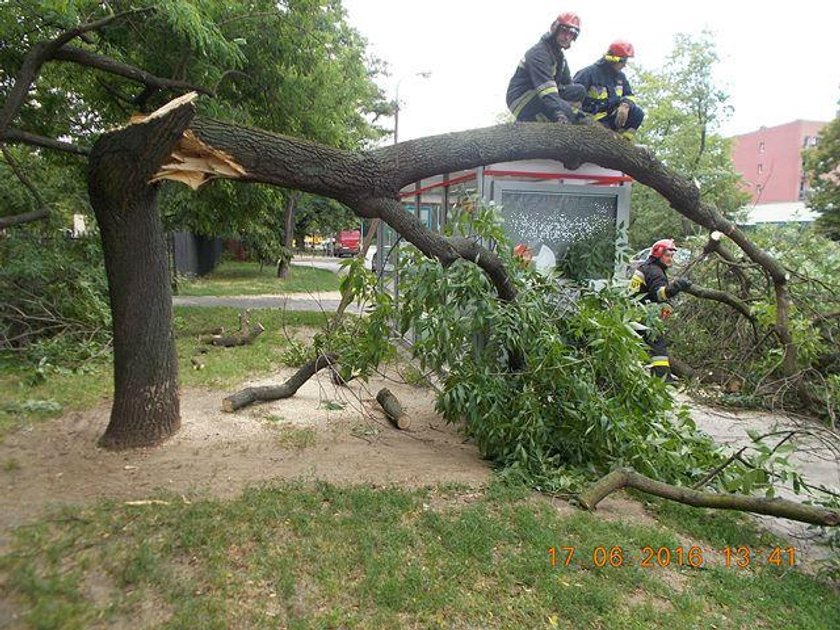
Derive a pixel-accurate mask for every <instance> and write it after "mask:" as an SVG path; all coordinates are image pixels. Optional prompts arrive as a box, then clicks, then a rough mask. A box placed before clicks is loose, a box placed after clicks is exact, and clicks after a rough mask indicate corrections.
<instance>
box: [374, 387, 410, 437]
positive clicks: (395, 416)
mask: <svg viewBox="0 0 840 630" xmlns="http://www.w3.org/2000/svg"><path fill="white" fill-rule="evenodd" d="M376 402H378V403H379V404H380V406H381V407H382V409H383V410H384V411H385V415H386V416H387V417H388V420H390V421H391V422H392V423H393V424H394V426H396V427H397V428H398V429H407V428H408V427H410V426H411V418H409V417H408V416H407V415H406V413H405V410H404V409H403V406H402V405H401V404H400V401H399V400H397V397H396V396H394V395H393V394H392V393H391V390H390V389H388V388H387V387H383V388H382V389H380V390H379V393H378V394H376Z"/></svg>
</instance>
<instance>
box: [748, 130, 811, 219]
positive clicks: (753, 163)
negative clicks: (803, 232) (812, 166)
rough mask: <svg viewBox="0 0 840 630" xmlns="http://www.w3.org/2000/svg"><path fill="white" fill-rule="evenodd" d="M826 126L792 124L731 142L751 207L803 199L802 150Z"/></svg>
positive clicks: (805, 185)
mask: <svg viewBox="0 0 840 630" xmlns="http://www.w3.org/2000/svg"><path fill="white" fill-rule="evenodd" d="M826 124H827V123H824V122H818V121H813V120H795V121H793V122H790V123H786V124H784V125H778V126H777V127H761V128H760V129H759V130H758V131H752V132H750V133H745V134H742V135H740V136H735V137H734V138H733V142H732V161H733V163H734V165H735V170H736V171H738V172H739V173H740V174H741V176H742V177H743V178H744V182H745V186H746V188H747V191H748V192H750V193H752V203H753V204H759V203H762V204H764V203H776V202H781V201H800V200H802V199H803V198H804V195H805V193H806V192H807V189H808V186H807V182H805V180H804V178H803V173H802V149H803V148H804V147H805V146H812V145H813V144H815V143H816V137H817V134H818V133H819V131H820V129H822V128H823V127H824V126H825V125H826Z"/></svg>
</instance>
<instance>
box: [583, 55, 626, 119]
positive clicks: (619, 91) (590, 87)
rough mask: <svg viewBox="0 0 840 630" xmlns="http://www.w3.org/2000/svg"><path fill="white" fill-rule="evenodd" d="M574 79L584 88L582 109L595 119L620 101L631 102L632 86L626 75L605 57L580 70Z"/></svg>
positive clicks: (609, 111)
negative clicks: (584, 94)
mask: <svg viewBox="0 0 840 630" xmlns="http://www.w3.org/2000/svg"><path fill="white" fill-rule="evenodd" d="M574 81H575V83H580V84H581V85H582V86H583V87H585V88H586V98H585V99H584V100H583V107H582V109H583V111H585V112H587V113H589V114H592V115H593V116H594V118H595V119H596V120H598V119H600V118H604V117H605V116H607V115H609V114H610V113H611V112H612V111H613V110H614V109H615V108H616V107H618V106H619V104H620V103H621V102H622V101H629V102H631V103H632V102H633V88H631V87H630V82H629V81H628V80H627V77H626V76H624V73H623V72H622V71H620V70H615V69H614V68H613V67H612V66H611V65H610V64H609V63H608V62H607V61H606V60H605V59H599V60H598V61H596V62H595V63H593V64H592V65H591V66H587V67H585V68H583V69H582V70H580V71H579V72H578V73H577V74H576V75H575V79H574Z"/></svg>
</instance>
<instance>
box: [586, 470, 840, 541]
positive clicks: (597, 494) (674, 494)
mask: <svg viewBox="0 0 840 630" xmlns="http://www.w3.org/2000/svg"><path fill="white" fill-rule="evenodd" d="M622 488H635V489H636V490H641V491H642V492H646V493H648V494H652V495H654V496H658V497H662V498H664V499H670V500H671V501H677V502H678V503H685V504H686V505H691V506H693V507H707V508H714V509H717V510H737V511H739V512H753V513H755V514H767V515H768V516H778V517H781V518H788V519H791V520H793V521H799V522H801V523H811V524H812V525H825V526H829V527H836V526H837V525H840V513H838V512H834V511H832V510H827V509H824V508H820V507H817V506H814V505H805V504H802V503H796V502H795V501H788V500H787V499H765V498H760V497H747V496H743V495H737V494H718V493H714V492H700V491H698V490H692V489H689V488H681V487H678V486H672V485H670V484H667V483H662V482H661V481H654V480H653V479H650V478H649V477H645V476H644V475H641V474H639V473H637V472H636V471H635V470H630V469H628V468H620V469H618V470H614V471H612V472H611V473H609V474H608V475H606V476H604V477H602V478H601V479H600V480H599V481H597V482H596V483H595V484H594V485H593V486H591V487H590V488H588V489H587V490H586V491H585V492H583V493H582V494H581V495H580V504H581V506H583V507H584V508H585V509H587V510H594V509H595V507H596V506H597V505H598V503H600V502H601V500H602V499H603V498H604V497H606V496H607V495H608V494H610V493H611V492H614V491H616V490H620V489H622Z"/></svg>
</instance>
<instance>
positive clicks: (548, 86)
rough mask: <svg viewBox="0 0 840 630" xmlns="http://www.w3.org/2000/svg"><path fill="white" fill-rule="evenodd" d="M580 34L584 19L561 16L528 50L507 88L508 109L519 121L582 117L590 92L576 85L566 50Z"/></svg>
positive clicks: (560, 119) (564, 14)
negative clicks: (582, 110)
mask: <svg viewBox="0 0 840 630" xmlns="http://www.w3.org/2000/svg"><path fill="white" fill-rule="evenodd" d="M579 34H580V18H579V17H578V16H577V15H576V14H574V13H561V14H560V15H558V16H557V18H555V20H554V22H552V24H551V28H550V30H549V32H548V33H546V34H545V35H543V36H542V37H541V38H540V41H539V42H537V43H536V44H535V45H534V46H532V47H531V48H529V49H528V51H527V52H526V53H525V56H524V57H523V58H522V61H520V62H519V65H518V66H517V68H516V71H515V72H514V73H513V77H511V79H510V82H509V83H508V89H507V97H506V100H507V106H508V109H510V111H511V113H512V114H513V115H514V116H515V117H516V120H517V121H528V122H534V121H541V122H548V121H554V122H567V121H575V120H577V119H578V118H579V117H581V115H582V114H581V113H580V105H581V103H582V102H583V98H584V97H585V96H586V90H585V89H584V88H583V87H582V86H580V85H576V84H574V83H572V73H571V71H570V70H569V64H568V62H567V61H566V56H565V54H564V52H563V51H565V50H568V49H569V47H570V46H571V45H572V42H574V41H575V40H576V39H577V37H578V35H579Z"/></svg>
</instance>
